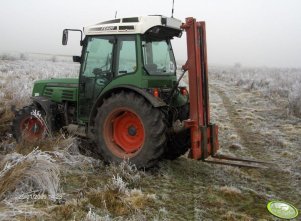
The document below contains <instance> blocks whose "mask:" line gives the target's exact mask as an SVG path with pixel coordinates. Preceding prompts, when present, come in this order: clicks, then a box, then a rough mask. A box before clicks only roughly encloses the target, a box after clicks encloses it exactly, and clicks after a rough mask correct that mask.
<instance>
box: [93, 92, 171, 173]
mask: <svg viewBox="0 0 301 221" xmlns="http://www.w3.org/2000/svg"><path fill="white" fill-rule="evenodd" d="M122 111H123V113H122ZM119 112H120V113H119ZM127 114H133V115H135V117H136V118H137V119H139V121H140V123H141V125H142V127H143V132H141V130H140V132H139V128H138V129H137V133H136V132H134V134H131V133H130V127H132V126H128V125H126V124H125V125H126V126H125V127H124V128H127V131H128V132H127V133H128V134H127V135H126V136H133V137H138V132H139V133H140V134H141V133H142V134H143V135H144V136H143V142H142V143H141V146H140V147H139V150H136V151H135V152H133V153H126V152H125V151H124V150H122V149H121V148H120V145H117V144H116V143H117V142H116V141H115V140H113V141H111V140H110V139H111V136H113V135H114V134H115V133H119V132H120V131H118V130H117V129H116V128H117V126H115V123H114V122H115V120H116V119H118V118H119V117H121V118H122V119H123V118H125V116H126V115H127ZM115 115H116V116H115ZM112 119H114V120H112ZM113 127H114V129H113ZM133 127H134V126H133ZM95 128H96V135H95V142H96V144H97V151H98V152H99V153H100V154H101V155H102V157H103V159H104V161H105V162H108V163H120V162H121V161H123V160H124V159H125V158H126V159H129V161H130V163H132V164H135V165H136V167H137V168H150V167H152V166H154V165H155V164H156V163H157V161H158V160H159V159H160V158H161V156H162V155H163V153H164V149H165V145H166V125H165V123H164V116H163V113H162V112H161V111H160V110H159V109H157V108H154V107H153V106H152V105H151V104H150V103H149V102H148V101H146V100H145V99H144V98H143V97H141V96H140V95H137V94H135V93H133V92H124V91H122V92H120V93H118V94H113V95H112V96H111V97H110V98H108V99H106V100H105V101H104V103H103V104H102V106H101V107H100V108H99V109H98V113H97V116H96V118H95ZM114 130H115V131H114ZM134 130H135V131H136V129H134ZM110 131H112V132H110ZM124 131H125V130H124ZM124 131H122V132H124ZM135 139H136V138H135ZM119 149H120V150H119Z"/></svg>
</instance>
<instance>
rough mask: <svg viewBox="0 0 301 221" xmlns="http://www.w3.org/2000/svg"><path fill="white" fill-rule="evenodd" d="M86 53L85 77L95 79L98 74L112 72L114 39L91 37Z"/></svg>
mask: <svg viewBox="0 0 301 221" xmlns="http://www.w3.org/2000/svg"><path fill="white" fill-rule="evenodd" d="M88 41H89V43H88V46H87V49H86V51H85V56H84V58H85V66H84V70H83V75H84V76H86V77H95V75H96V74H97V73H108V72H111V71H112V53H113V47H114V41H113V38H108V37H91V38H89V40H88Z"/></svg>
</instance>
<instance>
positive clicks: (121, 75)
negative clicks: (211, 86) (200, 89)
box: [12, 16, 190, 168]
mask: <svg viewBox="0 0 301 221" xmlns="http://www.w3.org/2000/svg"><path fill="white" fill-rule="evenodd" d="M181 25H182V22H181V21H180V20H177V19H175V18H167V17H163V16H143V17H130V18H121V19H114V20H110V21H105V22H101V23H98V24H96V25H94V26H89V27H85V28H84V34H85V38H84V39H83V38H81V41H80V44H81V46H82V54H81V56H74V57H73V61H74V62H79V63H80V71H79V78H74V79H73V78H72V79H71V78H70V79H49V80H39V81H36V82H34V87H33V91H32V101H33V103H32V105H30V106H26V107H24V108H22V109H20V110H18V111H17V112H16V113H15V119H14V120H13V123H12V131H13V136H14V137H15V139H16V140H17V141H18V142H21V141H26V142H33V141H36V140H40V139H43V138H44V136H45V134H46V133H47V132H48V133H55V132H56V131H59V130H60V129H61V128H65V129H66V130H67V131H71V132H73V133H74V134H75V135H78V136H81V137H85V138H87V139H89V140H90V141H93V143H95V146H96V148H95V149H96V150H97V152H98V153H99V154H100V155H101V156H102V158H103V159H104V160H105V161H106V162H116V163H118V162H120V161H122V160H124V159H129V161H130V162H131V163H133V164H135V165H136V166H137V167H139V168H142V167H151V166H153V165H155V164H156V163H157V161H158V160H159V159H162V158H167V159H175V158H177V157H179V156H181V155H182V154H184V153H185V152H186V151H187V150H188V148H189V147H190V133H189V130H185V129H183V128H182V129H181V125H182V124H181V123H179V122H182V121H183V120H185V119H188V118H189V95H188V91H187V89H186V88H185V87H179V81H178V80H177V75H176V69H177V65H176V61H175V57H174V53H173V49H172V46H171V43H170V41H171V40H172V39H173V38H174V37H181V35H182V32H183V29H182V28H181ZM68 31H80V33H81V36H82V35H83V33H82V31H81V30H76V29H65V30H64V31H63V40H62V41H63V42H62V43H63V45H66V44H67V40H68ZM175 125H178V126H175ZM179 125H180V126H179ZM177 129H179V130H177Z"/></svg>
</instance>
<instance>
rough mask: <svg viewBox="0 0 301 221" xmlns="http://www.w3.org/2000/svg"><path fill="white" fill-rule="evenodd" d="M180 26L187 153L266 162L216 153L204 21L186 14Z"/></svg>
mask: <svg viewBox="0 0 301 221" xmlns="http://www.w3.org/2000/svg"><path fill="white" fill-rule="evenodd" d="M181 28H182V29H184V30H185V32H186V38H187V61H186V64H185V65H183V70H184V72H185V71H188V80H189V94H190V96H189V101H190V113H189V119H187V120H185V121H184V126H185V128H189V129H190V135H191V138H190V139H191V152H190V155H189V156H190V157H191V158H192V159H195V160H203V161H206V162H209V163H217V164H226V165H232V166H241V167H253V168H254V167H255V168H258V167H259V168H262V166H261V165H260V164H264V163H266V162H263V161H256V160H252V159H242V158H236V157H232V156H226V155H222V154H219V153H217V151H218V149H219V143H218V126H217V125H215V124H212V123H211V122H210V106H209V105H210V104H209V85H208V64H207V44H206V25H205V22H203V21H201V22H198V21H196V19H194V18H192V17H189V18H186V22H185V23H184V24H182V26H181ZM207 158H208V159H207ZM239 162H244V163H239Z"/></svg>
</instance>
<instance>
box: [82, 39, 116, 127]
mask: <svg viewBox="0 0 301 221" xmlns="http://www.w3.org/2000/svg"><path fill="white" fill-rule="evenodd" d="M115 42H116V40H115V39H114V37H113V36H87V38H86V40H85V49H84V50H83V55H82V64H81V70H80V77H79V89H78V118H79V120H81V121H84V122H87V121H88V118H89V114H90V110H91V108H92V105H93V103H94V100H95V99H96V97H97V95H98V94H99V93H100V92H101V90H102V89H103V88H104V87H105V86H106V85H107V84H108V83H109V82H110V81H111V80H112V78H113V65H112V64H113V51H114V45H115Z"/></svg>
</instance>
